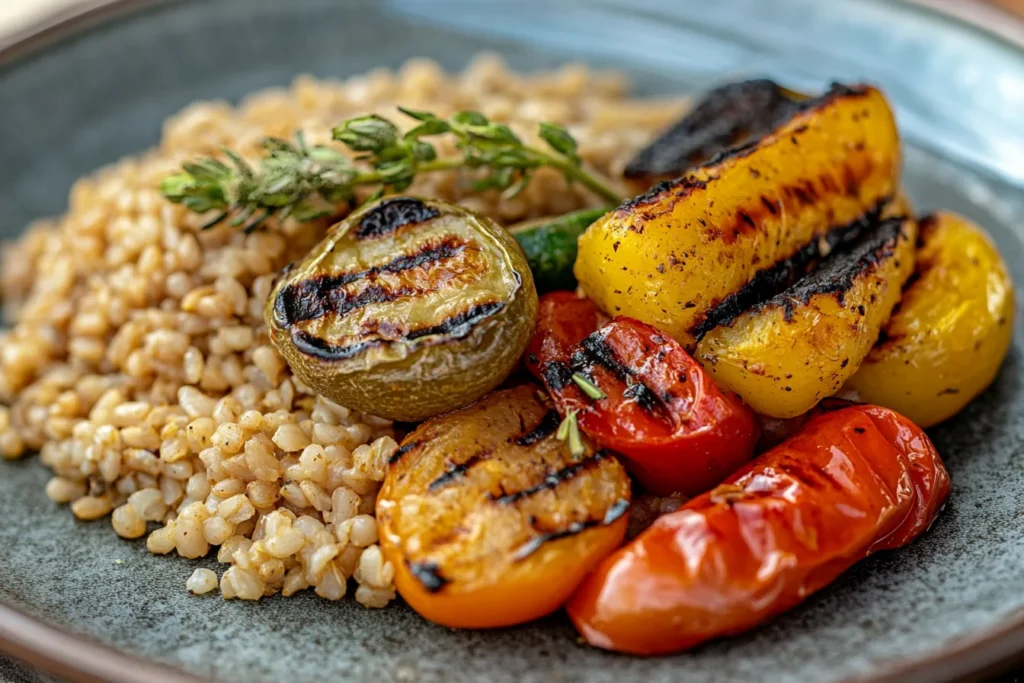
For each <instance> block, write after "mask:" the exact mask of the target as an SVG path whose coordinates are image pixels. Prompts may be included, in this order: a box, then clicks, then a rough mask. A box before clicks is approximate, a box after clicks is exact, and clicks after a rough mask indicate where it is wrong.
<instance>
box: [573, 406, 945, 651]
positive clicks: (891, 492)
mask: <svg viewBox="0 0 1024 683" xmlns="http://www.w3.org/2000/svg"><path fill="white" fill-rule="evenodd" d="M948 494H949V475H948V474H947V473H946V469H945V467H944V466H943V464H942V460H941V459H940V458H939V455H938V453H937V452H936V451H935V447H934V446H933V445H932V443H931V442H930V441H929V440H928V437H927V436H925V434H924V432H922V431H921V430H920V429H919V428H918V427H916V426H915V425H914V424H913V423H911V422H910V421H909V420H907V419H906V418H904V417H902V416H900V415H898V414H896V413H894V412H893V411H891V410H888V409H885V408H879V407H877V406H856V407H853V408H845V409H843V410H839V411H836V412H830V413H825V414H823V415H820V416H819V417H817V418H815V419H813V420H811V421H810V422H809V423H808V424H807V425H806V426H805V427H804V428H803V430H802V431H801V432H800V433H798V434H797V435H796V436H794V437H793V438H791V439H789V440H788V441H786V442H784V443H783V444H781V445H780V446H777V447H775V448H773V449H772V450H770V451H768V452H767V453H765V454H764V455H761V456H760V457H758V458H757V459H756V460H754V461H753V462H752V463H750V464H749V465H747V466H746V467H743V468H742V469H740V470H739V471H738V472H736V473H735V474H734V475H733V476H731V477H729V479H728V480H727V481H726V483H724V484H722V485H721V486H718V487H717V488H715V489H713V490H712V491H710V492H708V493H706V494H704V495H702V496H700V497H698V498H695V499H693V500H691V501H690V502H689V503H687V504H686V505H684V506H683V507H682V508H680V509H679V510H677V511H676V512H672V513H669V514H667V515H665V516H663V517H661V518H660V519H658V521H656V522H655V523H654V525H653V526H651V527H650V528H649V529H648V530H647V531H645V532H643V533H642V534H640V536H638V537H637V538H636V540H634V541H633V542H631V543H629V544H627V545H625V546H624V547H623V548H621V549H620V550H618V551H617V552H615V553H614V554H612V555H610V556H609V557H607V558H606V559H605V560H604V561H603V562H602V563H601V564H600V565H598V567H597V569H596V570H595V571H594V572H593V573H592V574H591V575H590V578H589V579H588V580H587V581H586V582H585V583H584V584H583V585H582V586H581V587H580V588H579V589H578V590H577V592H576V594H575V595H574V596H573V598H572V599H571V600H570V601H569V604H568V606H567V609H568V611H569V616H570V618H572V620H573V623H574V624H576V627H577V628H578V629H579V631H580V633H582V634H583V636H584V637H585V638H586V640H587V641H588V642H589V643H590V644H591V645H595V646H597V647H602V648H606V649H610V650H616V651H619V652H630V653H634V654H645V655H650V654H667V653H670V652H678V651H680V650H684V649H686V648H690V647H693V646H695V645H698V644H700V643H702V642H704V641H706V640H709V639H711V638H716V637H720V636H727V635H734V634H737V633H740V632H742V631H745V630H747V629H750V628H753V627H754V626H756V625H757V624H760V623H762V622H764V621H765V620H767V619H770V618H771V617H773V616H774V615H776V614H778V613H780V612H782V611H784V610H786V609H789V608H790V607H793V606H794V605H796V604H798V603H800V602H801V601H802V600H803V599H804V598H806V597H807V596H808V595H810V594H812V593H814V592H815V591H817V590H819V589H820V588H822V587H823V586H825V585H827V584H828V583H830V582H831V581H832V580H833V579H835V578H836V577H837V576H839V575H840V574H841V573H842V572H843V571H845V570H846V569H847V568H848V567H850V566H851V565H853V564H854V563H855V562H857V561H859V560H861V559H862V558H864V557H866V556H868V555H869V554H871V553H873V552H875V551H878V550H887V549H892V548H897V547H899V546H902V545H905V544H907V543H909V542H910V541H912V540H913V539H914V538H916V537H917V536H919V535H920V534H922V533H923V532H924V531H925V530H926V529H927V528H928V525H929V524H931V522H932V520H933V519H934V518H935V516H936V515H937V514H938V512H939V510H940V509H941V507H942V504H943V503H944V502H945V500H946V497H947V496H948Z"/></svg>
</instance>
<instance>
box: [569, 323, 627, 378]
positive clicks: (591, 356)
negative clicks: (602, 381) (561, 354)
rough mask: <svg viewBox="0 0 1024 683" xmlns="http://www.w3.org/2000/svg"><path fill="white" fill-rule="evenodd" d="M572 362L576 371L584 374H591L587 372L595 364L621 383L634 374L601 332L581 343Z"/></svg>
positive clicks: (593, 334)
mask: <svg viewBox="0 0 1024 683" xmlns="http://www.w3.org/2000/svg"><path fill="white" fill-rule="evenodd" d="M570 362H571V363H572V369H573V370H574V371H576V372H580V371H582V372H583V373H584V374H589V373H588V372H587V371H588V370H589V369H590V367H591V366H592V365H593V364H594V363H595V362H596V363H597V364H599V365H601V366H602V367H603V368H604V369H606V370H608V371H609V372H611V373H612V374H613V375H615V377H617V378H618V379H619V380H621V381H626V379H627V378H628V377H630V376H632V374H633V371H632V370H630V369H629V368H628V367H626V365H625V364H623V363H622V361H620V360H619V358H618V356H617V355H616V353H615V350H614V349H613V348H612V347H611V345H610V344H609V343H608V341H607V339H605V334H604V332H603V331H601V330H598V331H597V332H594V333H592V334H590V335H588V336H587V337H585V338H584V339H583V341H581V342H580V348H579V349H578V350H577V351H575V352H574V353H573V355H572V359H571V361H570Z"/></svg>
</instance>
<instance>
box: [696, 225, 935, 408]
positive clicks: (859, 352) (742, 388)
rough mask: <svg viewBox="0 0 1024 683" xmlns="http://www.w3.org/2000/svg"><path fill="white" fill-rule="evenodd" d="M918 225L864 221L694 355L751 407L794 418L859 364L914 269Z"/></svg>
mask: <svg viewBox="0 0 1024 683" xmlns="http://www.w3.org/2000/svg"><path fill="white" fill-rule="evenodd" d="M916 235H917V222H916V221H915V220H913V219H910V218H905V217H904V218H889V219H884V220H881V221H880V222H872V223H871V224H870V225H869V226H868V229H867V232H866V234H863V235H861V236H860V237H859V238H858V239H857V240H856V241H854V242H853V243H852V244H850V245H844V246H843V248H840V249H836V250H835V251H833V252H832V253H831V254H830V255H829V256H828V257H827V258H825V259H824V261H823V262H822V263H821V265H820V266H819V267H818V268H817V269H816V270H814V271H812V272H811V273H809V274H808V275H806V276H804V277H803V278H801V279H800V280H798V281H797V282H796V283H795V284H793V285H792V286H791V287H789V288H788V289H786V290H784V291H783V292H781V293H780V294H777V295H775V296H774V297H772V298H770V299H768V300H767V301H763V302H760V303H758V304H756V305H754V306H753V307H752V308H750V309H749V310H747V311H746V312H744V313H742V314H740V315H738V316H736V317H735V318H734V319H733V320H731V321H729V322H728V323H726V324H722V325H720V326H718V327H716V328H714V329H713V330H711V331H710V332H708V333H707V334H706V335H705V336H704V337H703V338H702V339H701V341H700V343H699V344H698V345H697V358H698V360H700V362H701V363H702V364H703V365H704V367H705V368H707V370H708V371H709V372H710V373H711V375H712V377H714V379H715V381H716V382H717V383H718V384H719V386H722V387H724V388H726V389H728V390H730V391H734V392H736V393H737V394H739V395H740V396H742V397H743V400H744V401H746V402H747V403H748V404H749V405H750V406H751V407H752V408H753V409H754V410H755V411H756V412H758V413H761V414H762V415H767V416H770V417H795V416H797V415H800V414H802V413H805V412H807V411H808V410H810V409H811V408H813V407H814V406H815V405H816V404H817V403H818V401H820V400H821V399H823V398H825V397H828V396H831V395H833V394H835V393H836V392H837V391H839V390H840V389H841V388H842V386H843V384H844V383H845V382H846V380H847V379H849V378H850V377H851V376H852V375H853V374H854V373H855V372H856V371H857V368H858V367H860V364H861V361H863V360H864V357H865V356H866V355H867V354H868V352H869V351H870V350H871V347H872V346H873V345H874V343H875V341H876V340H877V339H878V333H879V331H880V330H881V329H882V325H884V324H885V322H886V321H887V320H888V319H889V316H890V314H891V313H892V309H893V307H894V306H895V305H896V302H898V301H899V299H900V293H901V289H902V287H903V283H904V282H906V281H907V279H908V278H909V277H910V275H911V273H912V272H913V268H914V241H915V238H916Z"/></svg>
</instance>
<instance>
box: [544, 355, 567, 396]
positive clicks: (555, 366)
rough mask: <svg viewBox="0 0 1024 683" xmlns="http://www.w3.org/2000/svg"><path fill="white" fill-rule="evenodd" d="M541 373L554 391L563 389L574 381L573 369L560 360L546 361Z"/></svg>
mask: <svg viewBox="0 0 1024 683" xmlns="http://www.w3.org/2000/svg"><path fill="white" fill-rule="evenodd" d="M540 374H541V376H542V377H543V378H544V383H545V384H547V385H548V388H549V389H551V390H552V391H561V390H562V389H564V388H566V387H567V386H569V383H570V382H572V370H570V369H569V366H568V365H566V364H565V363H563V362H562V361H560V360H553V361H551V362H550V363H545V364H544V365H543V366H541V370H540Z"/></svg>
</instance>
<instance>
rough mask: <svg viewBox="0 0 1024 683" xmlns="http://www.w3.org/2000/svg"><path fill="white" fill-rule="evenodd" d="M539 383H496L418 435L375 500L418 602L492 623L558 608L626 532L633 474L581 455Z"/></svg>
mask: <svg viewBox="0 0 1024 683" xmlns="http://www.w3.org/2000/svg"><path fill="white" fill-rule="evenodd" d="M558 424H559V418H558V414H557V413H556V412H555V411H554V409H553V407H552V406H551V404H550V402H549V400H548V399H547V397H546V396H545V395H544V393H543V392H542V391H541V390H540V388H539V387H536V386H531V385H520V386H518V387H515V388H513V389H506V390H503V391H497V392H494V393H492V394H490V395H489V396H487V397H486V398H484V399H483V400H482V401H480V402H479V403H477V404H475V405H473V406H471V407H469V408H466V409H464V410H461V411H459V412H456V413H452V414H451V415H446V416H444V417H440V418H436V419H434V420H430V421H429V422H426V423H424V424H423V425H421V426H420V427H419V428H418V429H417V430H416V431H414V432H413V433H412V434H410V435H409V436H408V437H407V438H406V439H405V441H404V442H403V444H402V447H401V449H399V451H398V452H397V453H396V455H395V456H394V457H393V458H392V462H391V465H390V467H389V470H388V474H387V477H386V478H385V480H384V486H383V487H382V488H381V492H380V496H379V497H378V499H377V520H378V523H379V524H380V538H381V547H382V549H383V550H384V554H385V557H386V558H387V559H388V560H389V561H391V563H392V564H393V565H394V567H395V586H396V587H397V588H398V591H399V593H401V595H402V597H403V598H405V601H406V602H408V603H409V604H410V605H411V606H412V607H413V609H415V610H416V611H417V612H419V613H420V614H421V615H423V616H424V617H426V618H427V619H430V620H431V621H435V622H437V623H439V624H444V625H445V626H452V627H457V628H488V627H496V626H507V625H510V624H517V623H521V622H525V621H529V620H531V619H535V618H537V617H541V616H543V615H545V614H548V613H550V612H553V611H555V610H556V609H558V608H559V607H561V606H562V604H564V602H565V601H566V600H567V599H568V597H569V595H570V594H571V593H572V591H573V590H574V589H575V588H576V586H577V585H578V584H579V582H580V581H581V580H582V579H583V577H584V575H585V574H586V573H587V572H588V571H589V570H590V569H591V567H593V565H594V564H595V563H596V562H597V561H598V560H599V559H600V558H602V557H603V556H605V555H607V554H608V553H609V552H611V551H612V550H614V549H615V548H616V547H617V546H618V545H619V543H621V542H622V538H623V536H624V535H625V532H626V514H625V513H626V511H627V509H628V507H629V498H630V490H629V489H630V486H629V477H628V476H627V475H626V472H625V470H624V469H623V468H622V466H621V465H620V464H619V463H618V461H617V460H616V459H615V457H614V456H613V455H612V454H610V453H608V452H607V451H595V449H594V447H593V446H592V445H591V443H590V442H589V441H587V440H586V439H584V440H583V452H582V454H581V455H579V456H578V457H577V456H574V455H572V453H571V452H570V449H569V446H568V444H567V443H566V442H565V441H562V440H559V439H558V438H556V431H557V428H558Z"/></svg>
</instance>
